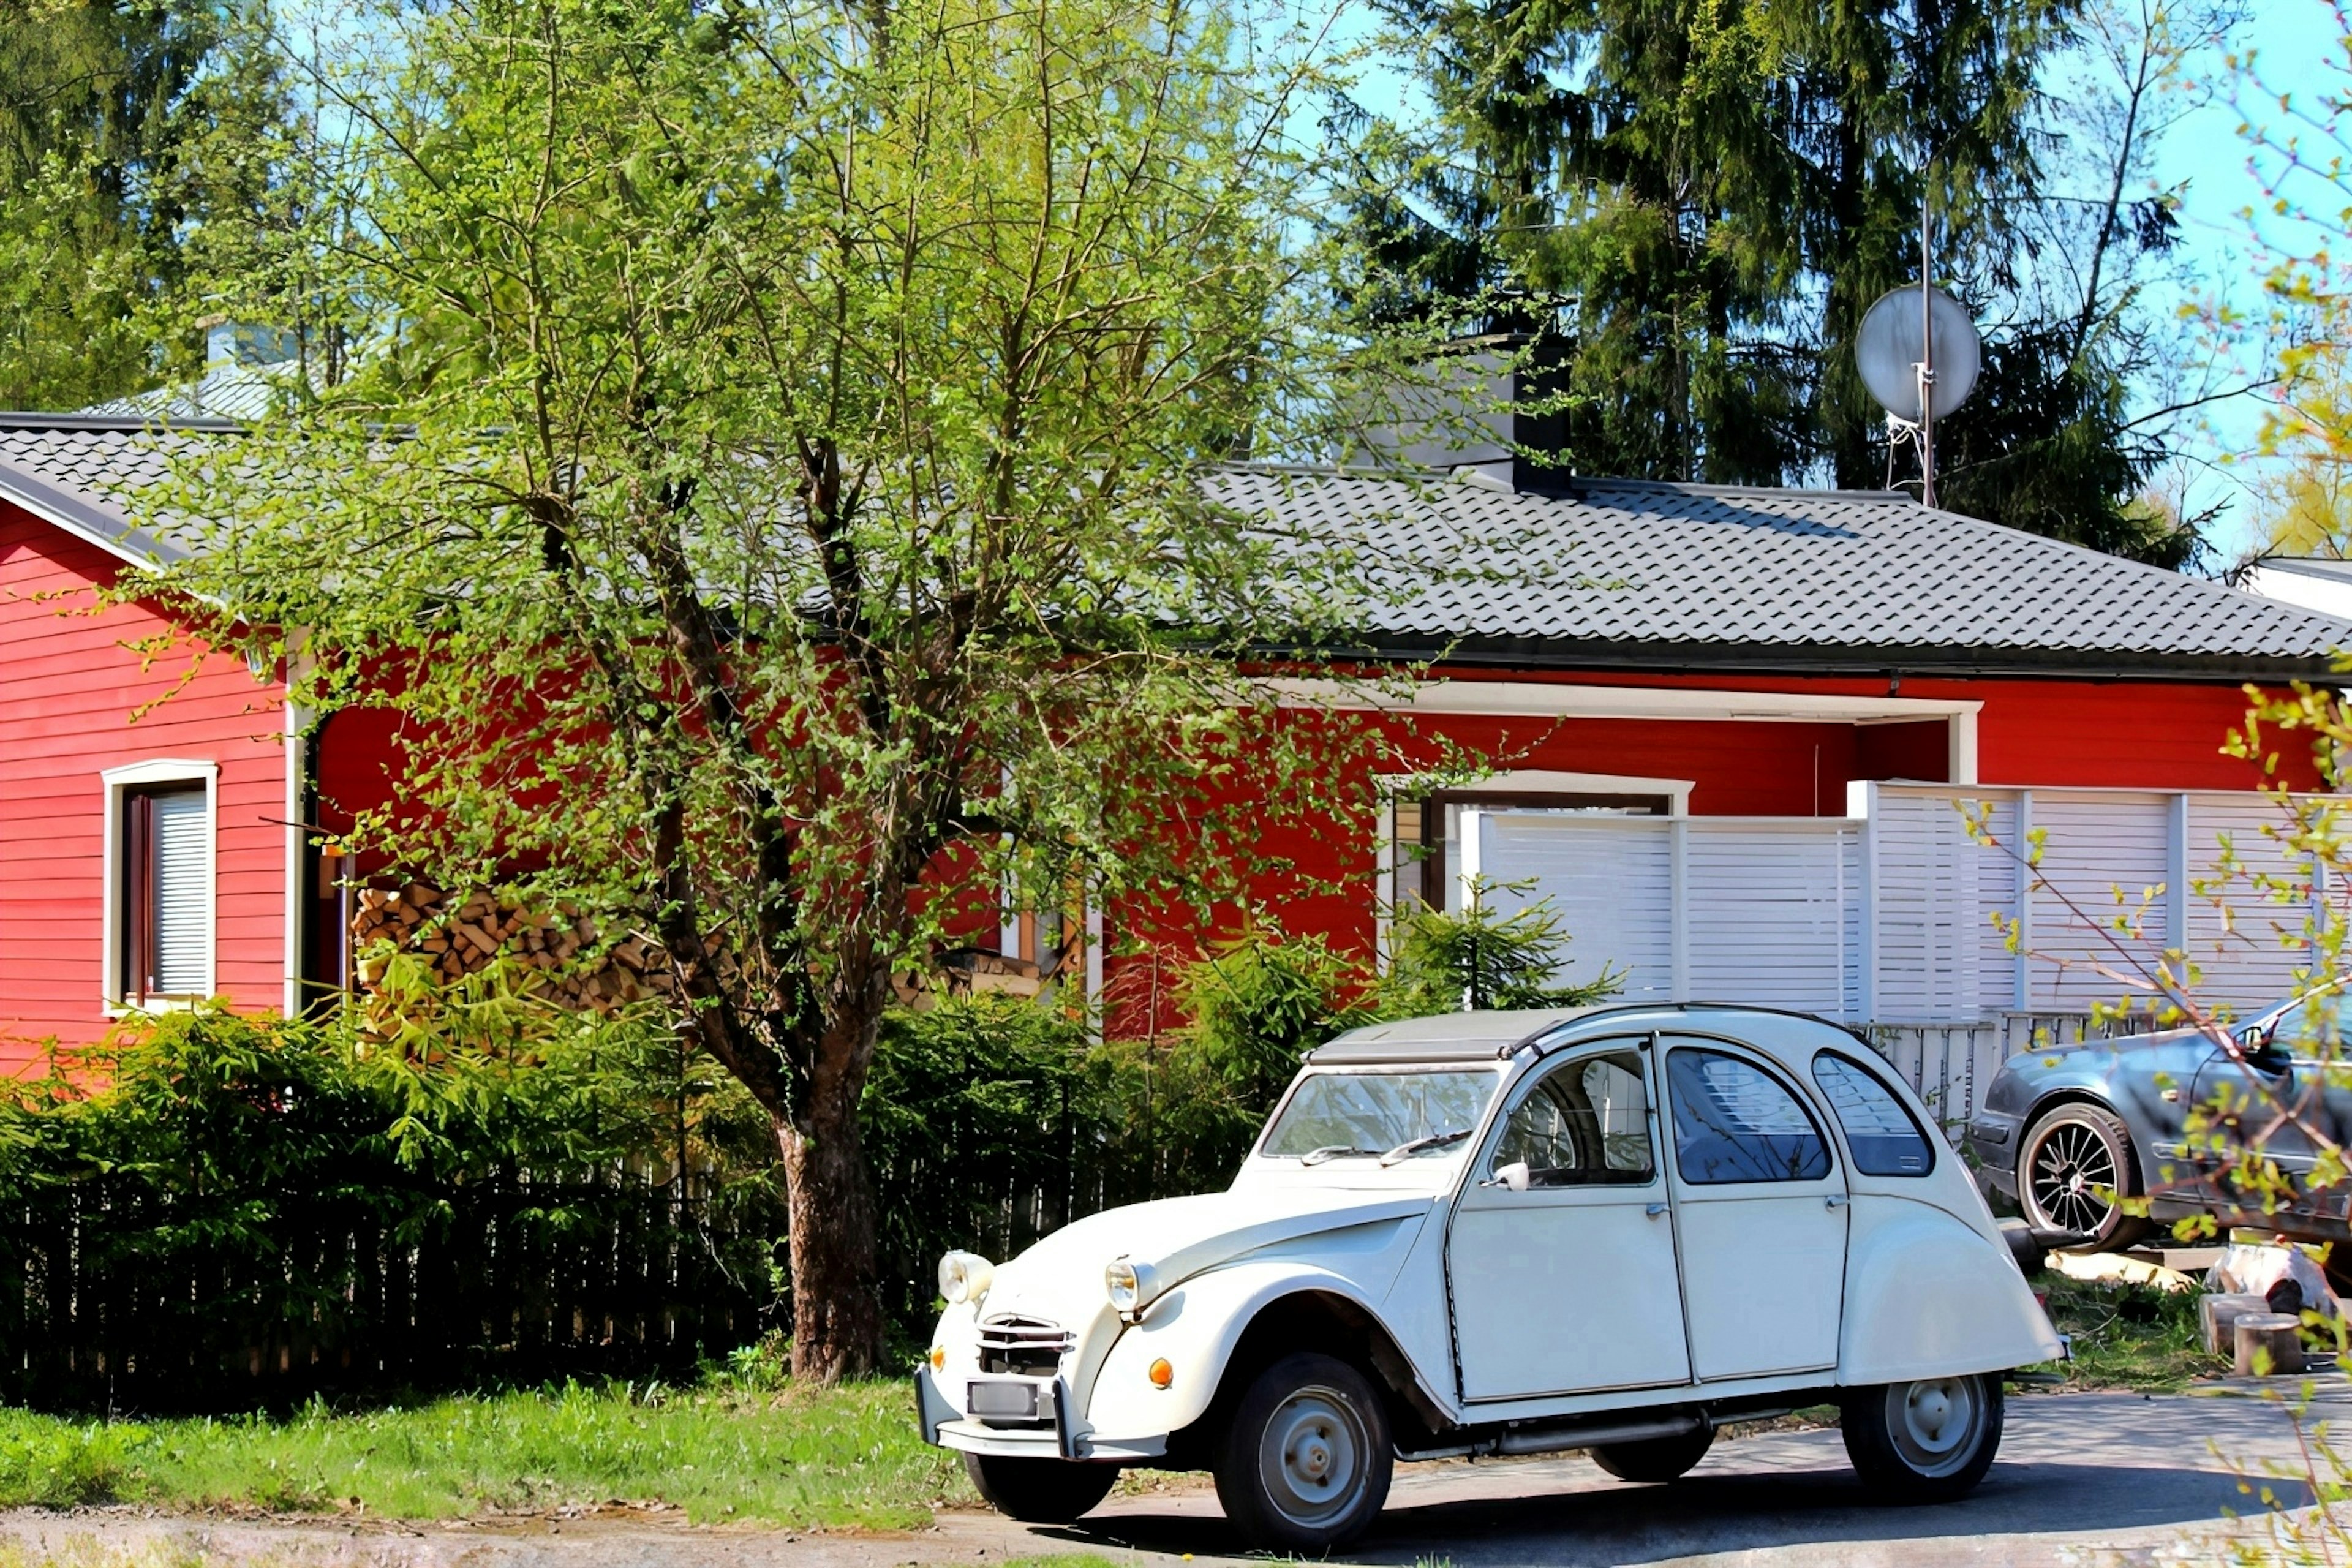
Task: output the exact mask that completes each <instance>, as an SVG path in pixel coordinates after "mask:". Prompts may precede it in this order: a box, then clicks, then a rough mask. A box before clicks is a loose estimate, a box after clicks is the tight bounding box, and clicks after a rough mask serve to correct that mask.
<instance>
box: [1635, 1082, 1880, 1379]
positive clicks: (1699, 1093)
mask: <svg viewBox="0 0 2352 1568" xmlns="http://www.w3.org/2000/svg"><path fill="white" fill-rule="evenodd" d="M1661 1045H1662V1048H1663V1049H1664V1052H1665V1058H1666V1059H1665V1078H1666V1098H1667V1102H1668V1104H1669V1106H1670V1107H1671V1109H1672V1113H1673V1124H1674V1146H1675V1158H1674V1166H1675V1173H1674V1200H1675V1227H1676V1230H1677V1231H1678V1233H1679V1237H1680V1240H1681V1243H1682V1279H1683V1309H1684V1311H1685V1315H1686V1316H1687V1318H1688V1320H1689V1323H1690V1347H1691V1360H1692V1363H1693V1370H1694V1371H1695V1372H1696V1374H1697V1377H1698V1380H1699V1381H1700V1382H1702V1383H1712V1382H1719V1381H1721V1380H1723V1379H1726V1378H1738V1377H1763V1376H1769V1375H1770V1374H1772V1373H1784V1372H1811V1371H1813V1370H1816V1369H1818V1368H1822V1367H1833V1366H1835V1365H1836V1364H1837V1356H1838V1317H1839V1310H1840V1308H1841V1306H1842V1304H1843V1299H1844V1295H1845V1240H1846V1188H1845V1179H1844V1176H1843V1173H1842V1172H1840V1171H1839V1170H1838V1168H1837V1161H1836V1158H1835V1156H1834V1155H1832V1152H1831V1148H1830V1141H1829V1140H1828V1138H1826V1137H1825V1136H1823V1135H1822V1129H1821V1126H1820V1124H1819V1123H1818V1122H1816V1121H1814V1119H1813V1116H1812V1113H1811V1111H1809V1110H1806V1109H1805V1103H1804V1100H1803V1098H1802V1097H1801V1096H1800V1095H1799V1094H1798V1093H1797V1092H1796V1091H1795V1090H1794V1089H1791V1088H1790V1087H1789V1085H1787V1084H1786V1083H1784V1082H1782V1081H1781V1079H1780V1077H1779V1075H1778V1074H1777V1073H1775V1072H1773V1071H1772V1070H1770V1069H1769V1068H1766V1067H1765V1066H1764V1065H1763V1063H1762V1061H1761V1060H1760V1059H1759V1058H1754V1057H1751V1056H1749V1055H1748V1053H1746V1052H1745V1051H1742V1050H1740V1049H1738V1047H1731V1046H1726V1045H1724V1044H1723V1043H1721V1042H1719V1041H1716V1040H1696V1039H1686V1038H1680V1039H1678V1038H1676V1037H1674V1036H1671V1035H1669V1036H1667V1037H1665V1038H1664V1040H1663V1041H1662V1042H1661Z"/></svg>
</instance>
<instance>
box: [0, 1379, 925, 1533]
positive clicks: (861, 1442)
mask: <svg viewBox="0 0 2352 1568" xmlns="http://www.w3.org/2000/svg"><path fill="white" fill-rule="evenodd" d="M966 1495H968V1494H967V1491H966V1489H965V1487H964V1485H963V1481H962V1475H961V1471H960V1470H959V1469H958V1468H956V1467H955V1465H954V1463H953V1461H952V1459H951V1458H950V1457H946V1456H943V1455H942V1453H941V1451H940V1450H939V1449H936V1448H929V1447H925V1446H924V1445H923V1442H922V1440H921V1438H920V1437H919V1436H918V1435H917V1434H916V1432H915V1429H914V1424H913V1422H911V1421H910V1420H908V1416H907V1391H906V1385H905V1384H904V1383H903V1382H900V1381H898V1380H895V1379H893V1380H890V1381H887V1382H877V1383H861V1384H849V1385H847V1386H845V1387H842V1388H839V1389H835V1390H830V1391H817V1390H811V1389H803V1388H795V1389H791V1390H788V1391H786V1392H784V1393H782V1394H764V1393H762V1394H747V1393H745V1392H741V1391H738V1390H734V1389H730V1388H726V1387H720V1386H714V1387H709V1388H700V1389H698V1388H686V1389H667V1388H663V1387H661V1386H659V1385H657V1384H617V1383H616V1384H608V1385H601V1386H597V1387H593V1388H591V1387H582V1386H580V1385H578V1384H562V1385H560V1386H556V1387H551V1388H549V1389H545V1390H526V1391H519V1392H513V1393H506V1394H489V1395H482V1396H476V1397H465V1398H450V1399H441V1400H435V1401H432V1402H429V1403H425V1404H422V1405H413V1406H394V1407H390V1408H384V1409H376V1410H365V1411H357V1412H352V1413H349V1414H345V1413H341V1412H338V1411H334V1410H331V1409H329V1408H327V1407H326V1406H324V1405H310V1406H308V1407H306V1408H304V1409H302V1410H300V1411H299V1412H296V1413H295V1414H294V1415H290V1416H289V1417H286V1418H283V1419H270V1418H267V1417H258V1416H255V1417H244V1418H238V1419H232V1420H214V1419H204V1418H198V1419H191V1420H154V1421H145V1422H138V1423H129V1422H112V1421H92V1422H75V1421H68V1420H62V1419H59V1418H58V1417H55V1416H47V1415H32V1414H29V1413H26V1412H24V1411H17V1410H0V1506H6V1507H20V1506H30V1507H38V1508H72V1507H79V1506H82V1505H86V1504H90V1503H102V1502H137V1503H145V1504H150V1505H155V1506H163V1507H171V1508H230V1509H246V1508H260V1509H266V1510H272V1511H299V1512H336V1511H351V1512H358V1513H363V1514H365V1515H369V1516H373V1517H376V1518H382V1519H446V1518H457V1517H464V1516H466V1515H468V1514H474V1513H479V1512H483V1511H487V1510H552V1509H558V1508H564V1507H572V1506H583V1505H584V1506H589V1507H593V1506H597V1505H600V1504H604V1503H607V1502H610V1501H613V1500H625V1501H628V1502H639V1503H656V1504H666V1505H668V1506H670V1507H675V1508H678V1509H681V1510H684V1512H685V1515H686V1517H687V1518H688V1520H690V1521H693V1522H695V1523H698V1524H713V1523H723V1522H725V1521H728V1520H730V1519H733V1520H762V1521H772V1522H775V1523H778V1524H785V1525H792V1526H795V1527H801V1528H824V1527H833V1528H841V1527H863V1528H868V1529H886V1530H887V1529H898V1530H903V1529H912V1528H919V1527H921V1526H924V1525H927V1524H929V1521H930V1508H931V1505H932V1504H934V1503H935V1502H938V1501H940V1500H948V1499H960V1498H962V1497H964V1496H966Z"/></svg>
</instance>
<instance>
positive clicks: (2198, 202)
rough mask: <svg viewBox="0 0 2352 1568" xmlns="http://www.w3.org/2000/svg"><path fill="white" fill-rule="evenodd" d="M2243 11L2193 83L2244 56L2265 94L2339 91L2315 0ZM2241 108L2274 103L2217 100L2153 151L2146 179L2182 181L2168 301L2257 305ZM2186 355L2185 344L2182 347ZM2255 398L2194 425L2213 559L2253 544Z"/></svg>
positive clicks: (2257, 254) (2257, 462) (2214, 79)
mask: <svg viewBox="0 0 2352 1568" xmlns="http://www.w3.org/2000/svg"><path fill="white" fill-rule="evenodd" d="M2252 10H2253V13H2254V14H2253V15H2252V16H2251V17H2250V18H2249V19H2248V20H2247V21H2245V22H2244V23H2243V24H2242V25H2241V26H2237V27H2234V28H2232V29H2231V33H2230V35H2229V37H2228V38H2227V39H2226V41H2225V43H2224V45H2223V46H2222V47H2220V48H2216V49H2213V50H2210V51H2208V52H2206V53H2205V54H2203V55H2200V57H2199V58H2197V59H2195V60H2194V61H2192V62H2191V66H2190V71H2189V74H2190V76H2191V77H2192V79H2195V80H2197V81H2199V82H2200V83H2202V84H2206V85H2210V86H2215V87H2221V86H2223V85H2225V84H2226V82H2227V81H2228V79H2229V76H2230V73H2229V70H2228V67H2227V64H2226V61H2225V59H2224V58H2223V57H2224V55H2225V54H2226V53H2228V52H2231V51H2236V52H2240V53H2242V52H2244V51H2246V50H2249V49H2251V50H2252V51H2254V54H2255V58H2256V59H2257V61H2258V62H2259V68H2260V70H2261V73H2262V76H2263V79H2264V80H2265V82H2266V83H2267V84H2268V85H2269V86H2271V87H2272V88H2273V89H2277V90H2280V91H2287V92H2292V93H2294V95H2295V97H2296V98H2297V99H2299V100H2300V99H2307V98H2309V97H2311V96H2313V95H2314V94H2316V93H2318V92H2322V91H2326V90H2329V89H2340V87H2341V86H2342V79H2341V78H2340V76H2339V75H2338V73H2337V72H2336V69H2334V68H2332V66H2331V62H2341V61H2342V60H2343V58H2344V46H2343V44H2342V43H2341V42H2340V41H2339V38H2338V31H2339V26H2340V22H2339V19H2338V17H2337V16H2336V12H2335V10H2334V8H2333V7H2332V6H2331V5H2327V4H2326V3H2324V0H2254V4H2253V5H2252ZM2241 105H2242V107H2243V109H2244V110H2245V111H2247V112H2252V113H2254V114H2257V115H2272V114H2274V106H2265V105H2263V104H2260V103H2257V102H2254V101H2252V95H2242V97H2241V103H2240V104H2233V103H2231V102H2230V101H2228V100H2227V99H2226V98H2225V97H2216V98H2215V99H2214V100H2212V101H2210V102H2208V103H2206V104H2205V105H2204V106H2203V107H2201V108H2200V109H2197V110H2193V111H2191V112H2190V113H2189V114H2187V115H2186V116H2184V117H2183V118H2182V119H2181V120H2180V121H2179V122H2178V123H2177V124H2175V125H2174V126H2173V127H2172V128H2171V130H2170V131H2169V132H2168V134H2167V136H2166V137H2165V139H2164V141H2163V142H2162V143H2161V144H2160V145H2159V146H2158V148H2157V150H2156V158H2155V167H2154V169H2153V170H2152V174H2153V176H2154V179H2155V182H2156V183H2157V184H2161V185H2170V184H2175V183H2176V182H2186V184H2187V189H2186V191H2185V192H2184V193H2183V199H2182V205H2181V209H2180V213H2179V216H2180V221H2181V231H2182V239H2183V244H2184V248H2185V249H2186V251H2187V253H2188V257H2189V262H2190V265H2191V268H2192V282H2191V287H2190V290H2189V292H2187V293H2184V294H2183V295H2182V296H2181V297H2179V299H2177V300H2175V301H2174V302H2175V303H2176V304H2193V303H2196V302H2197V300H2196V296H2197V295H2200V294H2202V295H2206V296H2208V297H2215V298H2222V299H2226V300H2230V301H2231V302H2232V303H2234V304H2236V305H2238V306H2240V307H2241V308H2242V309H2248V310H2253V309H2255V308H2257V307H2258V306H2259V304H2260V282H2261V278H2262V274H2263V270H2264V268H2265V262H2264V259H2263V250H2262V247H2261V246H2260V244H2259V243H2258V240H2257V237H2256V235H2255V234H2254V233H2253V232H2250V229H2249V224H2248V219H2247V218H2246V217H2245V216H2243V215H2244V213H2245V210H2246V209H2247V208H2248V207H2250V206H2251V207H2257V208H2259V207H2260V206H2261V205H2262V204H2263V192H2262V186H2261V184H2260V183H2259V181H2258V180H2257V179H2256V178H2255V176H2254V175H2253V174H2252V173H2251V172H2250V170H2249V169H2248V166H2247V157H2248V153H2249V145H2248V142H2247V141H2246V138H2245V137H2244V135H2242V133H2241V132H2240V129H2239V127H2240V125H2241V122H2242V119H2241ZM2257 217H2258V221H2259V222H2261V223H2262V224H2263V226H2265V228H2266V230H2267V232H2269V233H2270V235H2271V236H2272V237H2274V238H2284V239H2291V238H2292V237H2293V236H2292V234H2291V233H2287V232H2284V231H2283V230H2281V229H2280V228H2279V227H2278V226H2277V225H2276V223H2275V220H2272V219H2269V218H2268V216H2267V215H2264V214H2258V215H2257ZM2184 347H2185V348H2189V350H2190V351H2191V352H2194V343H2193V340H2192V342H2191V343H2189V344H2184ZM2260 347H2261V345H2260V343H2259V342H2244V343H2240V344H2237V345H2225V344H2210V349H2211V351H2212V352H2221V353H2232V354H2233V355H2234V356H2235V357H2236V358H2238V359H2239V360H2240V361H2241V363H2251V362H2252V357H2253V356H2254V355H2255V354H2256V353H2258V352H2259V350H2260ZM2262 414H2263V401H2262V399H2261V397H2260V396H2259V395H2249V396H2242V397H2238V398H2234V399H2231V400H2230V401H2229V402H2226V403H2222V404H2217V405H2214V406H2213V407H2212V408H2211V409H2210V411H2209V413H2208V416H2207V417H2206V419H2205V421H2204V425H2205V428H2204V431H2203V434H2202V436H2201V438H2200V440H2199V441H2198V442H2197V443H2196V446H2197V447H2198V452H2197V455H2198V456H2199V457H2200V458H2206V459H2210V460H2215V461H2219V462H2222V463H2224V464H2225V465H2226V466H2225V467H2222V468H2219V469H2216V470H2213V471H2211V472H2210V473H2209V474H2208V475H2207V476H2206V478H2205V479H2204V480H2203V481H2202V482H2203V484H2204V485H2205V487H2206V489H2205V493H2206V495H2207V496H2208V497H2209V499H2217V500H2218V499H2226V498H2231V497H2234V499H2235V501H2236V504H2234V505H2233V507H2232V510H2231V516H2230V517H2229V518H2228V519H2227V520H2225V521H2224V522H2223V523H2222V525H2221V527H2220V528H2218V529H2217V530H2216V531H2215V532H2216V538H2215V544H2216V546H2217V547H2218V551H2219V553H2221V555H2222V556H2224V557H2225V558H2226V557H2230V556H2234V555H2235V554H2237V553H2239V552H2241V551H2242V550H2243V549H2244V548H2245V547H2246V546H2247V545H2249V544H2250V543H2252V542H2253V539H2254V522H2255V519H2254V517H2253V513H2254V511H2255V510H2256V508H2255V507H2254V506H2253V505H2252V504H2250V501H2249V498H2247V497H2245V496H2244V495H2243V494H2242V479H2244V478H2251V477H2255V476H2258V475H2259V474H2260V473H2261V471H2262V469H2263V463H2262V461H2261V459H2260V458H2259V457H2258V456H2257V455H2256V454H2255V451H2254V448H2255V445H2256V439H2257V434H2258V431H2259V429H2260V426H2261V424H2262Z"/></svg>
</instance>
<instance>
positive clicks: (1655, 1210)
mask: <svg viewBox="0 0 2352 1568" xmlns="http://www.w3.org/2000/svg"><path fill="white" fill-rule="evenodd" d="M1642 1212H1643V1214H1645V1215H1649V1216H1650V1217H1651V1218H1652V1219H1655V1218H1657V1217H1658V1216H1659V1215H1662V1214H1664V1213H1665V1212H1666V1205H1664V1204H1652V1205H1650V1206H1649V1207H1647V1208H1645V1209H1643V1211H1642Z"/></svg>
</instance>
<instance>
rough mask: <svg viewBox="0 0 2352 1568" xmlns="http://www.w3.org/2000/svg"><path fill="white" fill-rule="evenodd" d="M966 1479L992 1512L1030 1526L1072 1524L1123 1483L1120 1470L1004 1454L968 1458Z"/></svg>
mask: <svg viewBox="0 0 2352 1568" xmlns="http://www.w3.org/2000/svg"><path fill="white" fill-rule="evenodd" d="M963 1473H964V1474H965V1475H967V1476H970V1477H971V1484H972V1486H973V1488H974V1489H976V1490H978V1491H979V1493H980V1495H981V1496H982V1497H983V1498H985V1499H987V1500H988V1504H989V1506H990V1507H991V1508H993V1509H994V1510H996V1511H997V1512H999V1513H1001V1514H1003V1515H1005V1516H1006V1517H1007V1518H1009V1519H1017V1520H1019V1521H1021V1522H1022V1523H1024V1524H1067V1523H1069V1522H1070V1521H1072V1520H1074V1519H1076V1518H1078V1517H1079V1516H1080V1515H1081V1514H1084V1513H1086V1512H1087V1510H1090V1509H1092V1508H1093V1507H1094V1506H1095V1505H1096V1504H1097V1503H1098V1502H1100V1501H1102V1500H1103V1499H1105V1498H1107V1497H1108V1496H1109V1495H1110V1489H1111V1487H1112V1485H1113V1484H1114V1483H1115V1482H1117V1481H1118V1466H1117V1465H1082V1464H1079V1463H1077V1462H1076V1461H1074V1460H1070V1459H1016V1458H1005V1457H1003V1456H1002V1455H998V1454H971V1453H967V1454H965V1455H964V1457H963Z"/></svg>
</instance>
